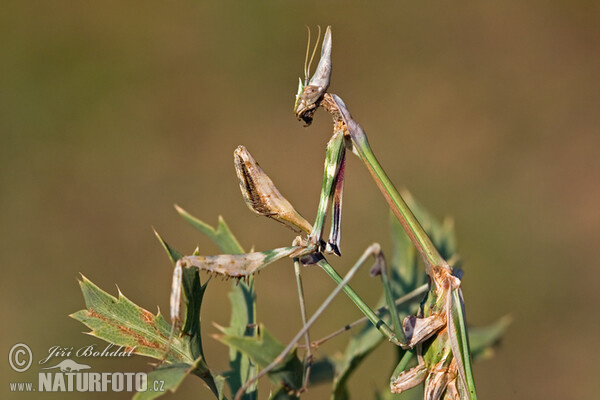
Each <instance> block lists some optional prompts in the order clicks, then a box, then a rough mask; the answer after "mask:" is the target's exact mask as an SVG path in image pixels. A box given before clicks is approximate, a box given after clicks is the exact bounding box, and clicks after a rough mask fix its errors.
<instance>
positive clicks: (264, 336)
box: [216, 325, 303, 390]
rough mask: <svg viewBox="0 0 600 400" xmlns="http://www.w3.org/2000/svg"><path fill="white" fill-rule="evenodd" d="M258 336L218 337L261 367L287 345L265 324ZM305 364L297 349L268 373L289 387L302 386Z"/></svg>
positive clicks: (268, 362) (260, 327)
mask: <svg viewBox="0 0 600 400" xmlns="http://www.w3.org/2000/svg"><path fill="white" fill-rule="evenodd" d="M258 332H259V333H258V336H256V337H251V336H232V335H227V334H226V335H220V336H217V337H216V338H217V339H218V340H219V341H221V342H222V343H224V344H226V345H227V346H230V347H234V348H236V349H237V350H239V351H241V352H242V353H244V354H245V355H247V356H248V357H249V358H250V359H251V360H252V361H254V363H256V364H257V365H258V366H259V367H261V368H265V367H266V366H268V365H269V364H271V363H272V362H273V361H274V360H275V358H276V357H277V356H278V355H279V354H280V353H281V352H282V351H283V349H284V348H285V346H284V345H283V343H281V342H279V341H278V340H277V339H275V337H274V336H273V335H271V334H270V333H269V332H268V331H267V330H266V329H265V327H264V326H262V325H261V326H259V328H258ZM302 374H303V365H302V362H301V361H300V360H299V359H298V357H297V356H296V350H294V351H292V352H291V353H290V354H288V355H287V356H286V357H285V359H284V361H283V362H282V363H280V365H279V366H277V367H276V368H275V369H273V370H272V371H271V372H269V373H268V376H269V379H270V380H271V382H273V383H275V384H277V385H282V386H284V387H285V388H287V389H292V390H294V389H299V388H300V387H301V386H302Z"/></svg>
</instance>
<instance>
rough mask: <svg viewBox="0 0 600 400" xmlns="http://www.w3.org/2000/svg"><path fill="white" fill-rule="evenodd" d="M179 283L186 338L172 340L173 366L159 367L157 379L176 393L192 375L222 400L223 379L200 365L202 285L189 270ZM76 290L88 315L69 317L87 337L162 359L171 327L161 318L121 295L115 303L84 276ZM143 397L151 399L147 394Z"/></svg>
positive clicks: (201, 354)
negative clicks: (82, 326) (87, 331)
mask: <svg viewBox="0 0 600 400" xmlns="http://www.w3.org/2000/svg"><path fill="white" fill-rule="evenodd" d="M183 282H184V291H185V294H186V297H187V298H189V299H193V301H192V302H191V303H190V304H189V305H188V308H187V314H186V328H184V332H186V334H187V335H186V336H185V337H184V338H180V337H177V336H176V337H174V338H173V340H172V343H171V346H170V349H169V353H168V354H167V356H166V361H167V362H169V363H172V364H167V365H174V366H173V367H172V368H168V367H167V365H165V366H162V367H161V368H159V369H160V370H161V372H159V373H158V375H156V376H158V377H156V378H155V379H157V380H158V379H160V380H165V382H166V383H168V385H169V386H168V388H169V389H171V390H172V391H174V390H175V389H176V388H177V386H178V385H179V383H180V381H181V380H182V379H183V378H184V377H185V376H186V375H187V374H188V373H189V372H192V373H193V374H194V375H197V376H199V377H200V378H202V379H203V380H204V382H205V383H206V384H207V386H208V387H209V388H210V389H211V390H212V391H213V393H214V395H215V396H216V397H217V398H219V399H220V398H222V396H223V393H222V383H223V382H224V378H223V377H221V376H219V375H216V374H213V373H212V372H211V370H210V369H209V368H208V365H207V364H206V362H205V361H204V357H203V352H202V341H201V336H200V335H201V332H200V306H201V303H202V296H203V294H204V290H205V289H206V285H204V286H202V285H201V284H200V280H199V275H198V271H193V270H192V269H187V270H186V271H184V277H183ZM80 286H81V290H82V292H83V296H84V299H85V303H86V307H87V310H81V311H78V312H76V313H74V314H72V315H71V317H73V318H74V319H76V320H78V321H80V322H82V323H83V324H85V325H86V326H88V327H89V328H91V329H92V331H91V332H90V334H91V335H93V336H96V337H98V338H100V339H103V340H106V341H107V342H109V343H113V344H115V345H119V346H125V347H126V348H134V350H133V353H135V354H139V355H144V356H148V357H153V358H156V359H159V360H163V358H164V357H165V353H166V351H167V344H168V342H169V337H170V335H171V325H170V324H169V323H167V321H166V320H165V319H164V318H163V316H162V315H160V314H157V315H154V314H152V313H151V312H149V311H147V310H145V309H143V308H141V307H139V306H137V305H136V304H134V303H133V302H131V301H130V300H129V299H127V298H126V297H125V296H124V295H123V294H122V293H121V292H119V297H118V298H115V297H113V296H111V295H110V294H108V293H106V292H104V291H103V290H102V289H100V288H99V287H98V286H96V285H95V284H94V283H92V282H91V281H90V280H88V279H87V278H86V277H82V280H81V281H80ZM193 319H196V322H193ZM194 357H196V360H194ZM163 374H164V375H165V377H164V379H163V378H162V376H163ZM153 376H154V375H153ZM159 377H160V378H159ZM167 381H168V382H167ZM219 382H221V383H219ZM161 394H164V392H163V393H154V395H153V397H143V398H154V397H157V396H158V395H161ZM144 396H149V394H148V393H146V394H144Z"/></svg>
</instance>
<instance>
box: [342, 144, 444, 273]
mask: <svg viewBox="0 0 600 400" xmlns="http://www.w3.org/2000/svg"><path fill="white" fill-rule="evenodd" d="M353 143H354V145H355V147H356V148H357V150H358V153H359V155H360V158H361V160H362V161H363V162H364V164H365V165H366V167H367V169H368V170H369V173H370V174H371V176H372V177H373V179H374V180H375V183H377V186H378V187H379V190H381V193H382V194H383V196H384V197H385V200H386V201H387V202H388V204H389V205H390V207H391V209H392V212H393V213H394V215H395V216H396V218H398V221H400V224H402V226H403V228H404V230H405V231H406V234H407V235H408V237H409V238H410V240H411V241H412V242H413V244H414V245H415V247H416V248H417V250H418V251H419V253H421V257H423V259H424V260H425V262H426V264H428V266H438V267H443V266H446V265H447V263H446V260H444V259H443V258H442V256H441V255H440V253H439V252H438V251H437V249H436V248H435V246H434V245H433V243H432V241H431V239H430V238H429V236H428V235H427V233H425V230H424V229H423V227H422V226H421V224H420V223H419V221H418V220H417V218H416V217H415V215H414V214H413V213H412V211H411V210H410V208H409V207H408V205H407V204H406V202H405V201H404V199H403V198H402V196H401V195H400V193H398V190H397V189H396V188H395V187H394V184H393V183H392V181H391V180H390V178H389V177H388V176H387V174H386V173H385V171H384V170H383V168H382V167H381V164H379V161H378V160H377V158H376V157H375V154H373V151H372V150H371V146H369V143H368V142H367V141H366V138H365V140H364V141H363V142H362V143H361V144H360V145H359V144H358V143H355V142H354V141H353Z"/></svg>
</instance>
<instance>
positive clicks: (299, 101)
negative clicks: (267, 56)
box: [294, 26, 331, 126]
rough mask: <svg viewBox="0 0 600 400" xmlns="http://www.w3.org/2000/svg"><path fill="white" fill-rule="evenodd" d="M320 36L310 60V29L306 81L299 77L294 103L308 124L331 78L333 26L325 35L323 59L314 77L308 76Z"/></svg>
mask: <svg viewBox="0 0 600 400" xmlns="http://www.w3.org/2000/svg"><path fill="white" fill-rule="evenodd" d="M320 36H321V28H320V27H319V37H320ZM318 44H319V38H317V42H316V43H315V47H314V49H313V52H312V55H311V57H310V61H309V59H308V53H309V50H310V29H309V31H308V44H307V46H306V58H305V60H304V81H302V79H301V78H300V79H299V81H300V82H299V85H298V92H297V94H296V102H295V104H294V112H295V113H296V117H298V119H299V120H302V121H304V122H305V123H306V126H308V125H310V124H311V123H312V119H313V114H314V113H315V111H316V110H317V108H318V107H319V105H320V103H321V100H323V95H324V94H325V93H326V92H327V88H328V87H329V81H330V79H331V27H330V26H328V27H327V29H326V30H325V36H324V37H323V44H322V46H321V59H320V60H319V65H317V69H316V70H315V73H314V74H313V76H312V78H310V79H309V78H308V76H309V73H310V65H311V64H312V60H313V58H314V55H315V52H316V50H317V46H318Z"/></svg>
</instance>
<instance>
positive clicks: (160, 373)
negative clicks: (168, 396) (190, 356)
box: [133, 358, 225, 400]
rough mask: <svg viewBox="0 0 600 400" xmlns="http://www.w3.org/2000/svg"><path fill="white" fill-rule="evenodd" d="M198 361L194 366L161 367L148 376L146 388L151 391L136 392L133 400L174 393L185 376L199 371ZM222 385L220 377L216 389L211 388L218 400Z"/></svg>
mask: <svg viewBox="0 0 600 400" xmlns="http://www.w3.org/2000/svg"><path fill="white" fill-rule="evenodd" d="M200 361H201V359H200V358H199V359H198V360H196V365H195V366H191V365H188V364H185V363H178V364H163V365H161V366H160V367H158V368H156V369H155V370H154V371H152V372H150V373H149V374H148V388H151V389H152V390H147V391H145V392H138V393H137V394H136V395H135V396H133V399H134V400H151V399H155V398H157V397H160V396H162V395H164V394H165V393H166V392H167V390H168V391H170V392H175V391H176V390H177V388H178V387H179V385H180V384H181V382H183V380H184V379H185V377H186V376H187V375H189V374H190V373H192V372H194V371H197V370H199V369H200V365H199V363H200ZM224 383H225V379H224V378H223V377H222V376H219V377H217V378H216V379H215V385H216V388H215V389H212V388H211V390H213V392H217V393H218V396H217V398H218V400H222V399H223V395H222V393H223V385H224ZM155 389H159V390H155Z"/></svg>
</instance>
